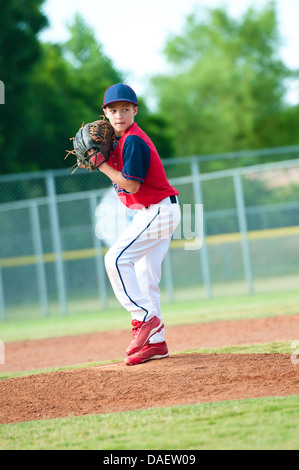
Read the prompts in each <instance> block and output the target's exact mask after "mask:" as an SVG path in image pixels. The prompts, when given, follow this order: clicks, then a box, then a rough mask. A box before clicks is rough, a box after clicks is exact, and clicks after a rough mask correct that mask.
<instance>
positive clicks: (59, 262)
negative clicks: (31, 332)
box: [46, 171, 67, 315]
mask: <svg viewBox="0 0 299 470" xmlns="http://www.w3.org/2000/svg"><path fill="white" fill-rule="evenodd" d="M46 185H47V193H48V198H49V211H50V224H51V232H52V239H53V249H54V252H55V255H56V256H55V268H56V284H57V291H58V298H59V303H60V310H61V314H62V315H66V314H67V299H66V287H65V276H64V269H63V268H64V267H63V259H62V244H61V234H60V228H59V218H58V210H57V201H56V190H55V181H54V176H53V173H52V172H51V171H50V172H47V175H46Z"/></svg>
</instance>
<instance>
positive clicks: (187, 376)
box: [0, 353, 299, 424]
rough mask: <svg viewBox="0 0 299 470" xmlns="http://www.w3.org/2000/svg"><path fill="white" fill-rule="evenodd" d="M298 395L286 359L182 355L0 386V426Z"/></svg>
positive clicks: (294, 370) (298, 379)
mask: <svg viewBox="0 0 299 470" xmlns="http://www.w3.org/2000/svg"><path fill="white" fill-rule="evenodd" d="M298 393H299V375H298V367H297V366H295V365H293V364H292V362H291V360H290V355H288V354H195V353H194V354H181V355H174V356H171V357H170V358H168V359H163V360H160V361H152V362H148V363H145V364H142V365H139V366H136V367H128V366H125V365H124V364H123V363H117V364H113V365H109V366H100V367H92V368H88V369H82V370H80V369H76V370H71V371H60V372H52V373H48V374H40V375H31V376H27V377H20V378H14V379H7V380H2V381H1V382H0V396H1V397H2V399H1V408H0V423H1V424H4V423H12V422H22V421H29V420H39V419H51V418H57V417H58V418H62V417H66V416H82V415H89V414H102V413H112V412H117V411H129V410H136V409H145V408H150V407H157V406H172V405H179V404H191V403H198V402H212V401H220V400H232V399H241V398H257V397H263V396H277V395H279V396H283V395H292V394H298Z"/></svg>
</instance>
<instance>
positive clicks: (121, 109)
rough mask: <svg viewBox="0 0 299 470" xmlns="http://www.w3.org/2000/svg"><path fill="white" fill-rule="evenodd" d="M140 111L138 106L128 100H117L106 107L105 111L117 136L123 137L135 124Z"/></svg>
mask: <svg viewBox="0 0 299 470" xmlns="http://www.w3.org/2000/svg"><path fill="white" fill-rule="evenodd" d="M137 112H138V106H135V105H134V104H132V103H128V102H126V101H117V102H116V103H111V104H109V105H108V106H106V108H104V113H105V116H106V118H107V119H109V121H110V124H111V125H112V127H113V128H114V131H115V133H116V135H117V137H121V136H122V135H123V134H124V133H125V132H126V130H127V129H128V128H129V127H130V126H131V125H132V124H133V122H134V117H135V116H136V114H137Z"/></svg>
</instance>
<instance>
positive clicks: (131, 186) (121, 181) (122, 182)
mask: <svg viewBox="0 0 299 470" xmlns="http://www.w3.org/2000/svg"><path fill="white" fill-rule="evenodd" d="M98 169H99V170H100V171H101V172H102V173H104V174H105V175H106V176H108V178H110V179H111V181H112V182H113V183H116V184H117V185H118V186H120V187H121V188H123V189H125V190H126V191H128V192H129V193H131V194H136V193H137V192H138V190H139V188H140V184H141V183H140V182H139V181H135V180H129V179H126V178H124V177H123V175H122V173H121V171H118V170H115V169H114V168H112V167H111V166H110V165H108V164H107V163H102V165H101V166H99V168H98Z"/></svg>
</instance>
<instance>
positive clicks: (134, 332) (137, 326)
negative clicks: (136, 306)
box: [132, 320, 142, 340]
mask: <svg viewBox="0 0 299 470" xmlns="http://www.w3.org/2000/svg"><path fill="white" fill-rule="evenodd" d="M132 326H133V328H132V339H133V340H134V339H135V338H136V336H137V335H138V333H139V331H140V328H141V327H142V322H141V321H138V320H133V321H132Z"/></svg>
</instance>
